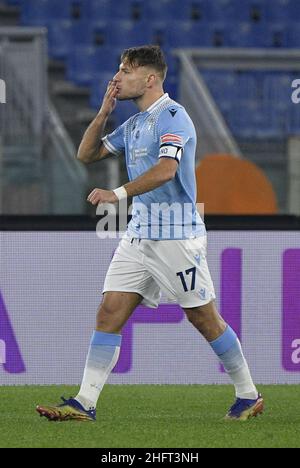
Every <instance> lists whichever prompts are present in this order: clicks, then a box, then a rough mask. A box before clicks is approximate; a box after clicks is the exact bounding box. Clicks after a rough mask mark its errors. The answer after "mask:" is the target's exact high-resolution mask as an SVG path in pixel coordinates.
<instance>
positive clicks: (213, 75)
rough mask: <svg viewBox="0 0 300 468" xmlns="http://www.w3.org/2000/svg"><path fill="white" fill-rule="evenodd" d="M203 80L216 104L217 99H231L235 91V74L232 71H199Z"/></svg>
mask: <svg viewBox="0 0 300 468" xmlns="http://www.w3.org/2000/svg"><path fill="white" fill-rule="evenodd" d="M201 75H202V77H203V78H204V81H205V83H206V85H207V87H208V89H209V91H210V92H211V94H212V96H213V98H214V99H215V100H216V102H217V104H218V103H219V101H221V100H222V101H223V102H225V101H232V100H234V94H235V92H236V86H237V82H236V76H235V73H234V72H231V71H224V70H215V71H211V70H210V71H206V70H203V71H202V72H201Z"/></svg>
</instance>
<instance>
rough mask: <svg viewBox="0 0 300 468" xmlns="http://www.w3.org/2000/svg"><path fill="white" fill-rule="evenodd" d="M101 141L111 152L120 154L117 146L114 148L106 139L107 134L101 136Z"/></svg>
mask: <svg viewBox="0 0 300 468" xmlns="http://www.w3.org/2000/svg"><path fill="white" fill-rule="evenodd" d="M102 141H103V144H104V146H105V148H106V149H107V150H108V151H110V152H111V153H113V154H115V155H116V156H120V155H121V154H122V152H121V151H118V150H117V148H115V147H114V145H113V144H112V143H111V142H110V141H109V140H108V137H107V136H105V137H103V138H102Z"/></svg>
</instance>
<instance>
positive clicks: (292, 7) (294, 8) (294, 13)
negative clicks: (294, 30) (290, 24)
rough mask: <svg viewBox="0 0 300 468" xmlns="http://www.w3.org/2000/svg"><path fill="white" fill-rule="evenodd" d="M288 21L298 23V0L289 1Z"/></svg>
mask: <svg viewBox="0 0 300 468" xmlns="http://www.w3.org/2000/svg"><path fill="white" fill-rule="evenodd" d="M289 12H290V16H289V19H290V20H291V21H295V22H298V23H299V22H300V6H299V0H289Z"/></svg>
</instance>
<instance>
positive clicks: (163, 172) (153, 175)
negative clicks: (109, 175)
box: [87, 158, 178, 205]
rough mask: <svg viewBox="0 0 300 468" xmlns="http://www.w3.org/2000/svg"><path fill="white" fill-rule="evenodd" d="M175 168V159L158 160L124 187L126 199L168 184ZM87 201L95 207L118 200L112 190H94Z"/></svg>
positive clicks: (173, 175) (176, 164)
mask: <svg viewBox="0 0 300 468" xmlns="http://www.w3.org/2000/svg"><path fill="white" fill-rule="evenodd" d="M177 166H178V162H177V161H176V160H175V159H171V158H170V159H169V158H160V159H159V160H158V162H157V163H156V164H155V165H154V166H152V167H151V169H149V170H148V171H146V172H144V174H142V175H140V176H139V177H137V178H136V179H134V180H133V181H131V182H128V183H127V184H125V185H124V189H125V190H126V192H127V197H133V196H135V195H141V194H142V193H145V192H150V191H151V190H154V189H156V188H158V187H160V186H161V185H163V184H165V183H166V182H169V181H170V180H172V179H173V178H174V177H175V174H176V171H177ZM87 199H88V201H89V202H90V203H92V205H96V204H98V203H115V202H117V201H118V199H119V198H118V197H117V195H116V194H115V192H113V191H112V190H102V189H97V188H96V189H94V190H93V191H92V192H91V193H90V194H89V196H88V198H87Z"/></svg>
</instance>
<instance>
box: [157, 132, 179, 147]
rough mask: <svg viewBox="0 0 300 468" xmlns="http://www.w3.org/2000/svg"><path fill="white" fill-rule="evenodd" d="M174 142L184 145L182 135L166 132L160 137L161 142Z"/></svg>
mask: <svg viewBox="0 0 300 468" xmlns="http://www.w3.org/2000/svg"><path fill="white" fill-rule="evenodd" d="M166 143H174V144H176V145H182V144H183V140H182V138H181V137H180V136H178V135H175V134H174V133H165V134H164V135H162V136H161V137H160V144H161V145H163V144H166Z"/></svg>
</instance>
